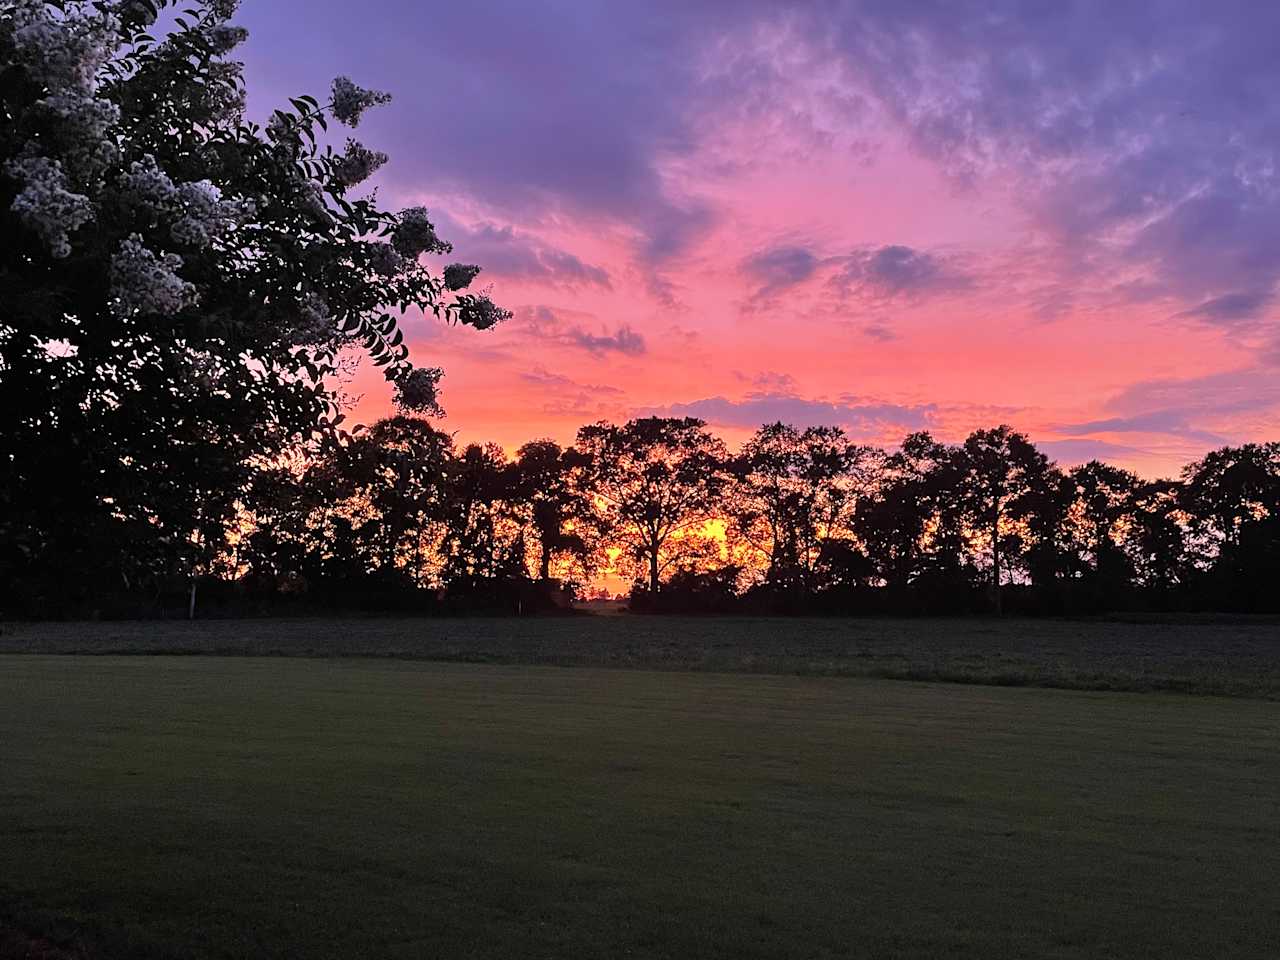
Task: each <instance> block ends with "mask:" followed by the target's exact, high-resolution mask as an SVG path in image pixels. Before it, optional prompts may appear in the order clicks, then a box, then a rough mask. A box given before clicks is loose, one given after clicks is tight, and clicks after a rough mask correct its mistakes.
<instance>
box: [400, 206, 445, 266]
mask: <svg viewBox="0 0 1280 960" xmlns="http://www.w3.org/2000/svg"><path fill="white" fill-rule="evenodd" d="M391 245H392V246H393V247H395V249H396V252H397V253H399V254H400V256H402V257H405V258H406V259H409V260H416V259H418V256H419V255H420V254H423V253H427V252H431V253H435V252H436V251H437V250H439V249H440V248H441V246H442V245H441V243H440V239H439V238H438V237H437V236H436V228H435V226H434V225H433V224H432V223H431V219H430V217H428V216H427V208H426V207H410V208H409V209H408V210H401V211H400V219H399V222H398V223H396V226H395V230H393V231H392V233H391Z"/></svg>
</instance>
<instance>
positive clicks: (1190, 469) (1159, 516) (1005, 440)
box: [4, 416, 1280, 615]
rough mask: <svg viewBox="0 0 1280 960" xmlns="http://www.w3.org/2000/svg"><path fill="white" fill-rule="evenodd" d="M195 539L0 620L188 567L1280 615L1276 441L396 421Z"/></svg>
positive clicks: (161, 587) (495, 605)
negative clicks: (512, 447)
mask: <svg viewBox="0 0 1280 960" xmlns="http://www.w3.org/2000/svg"><path fill="white" fill-rule="evenodd" d="M61 522H64V523H66V524H68V525H74V524H75V523H76V518H75V517H72V516H68V517H65V518H61ZM130 529H131V532H132V533H133V534H134V535H137V534H138V532H139V531H138V528H136V527H133V528H130ZM165 535H166V531H165V530H164V528H163V527H159V526H157V527H156V528H155V529H154V531H153V533H152V536H153V537H156V538H160V537H164V536H165ZM200 538H201V540H200V542H201V546H202V549H203V550H204V551H205V553H204V556H205V557H206V559H205V560H204V561H202V562H201V563H200V565H199V567H198V569H196V570H195V571H193V570H192V569H191V568H190V566H189V565H187V564H186V563H183V564H171V565H169V566H167V567H166V566H165V565H163V564H160V565H156V564H155V562H154V559H153V558H154V557H156V556H162V555H163V554H162V553H160V552H158V551H157V550H156V549H155V547H154V545H146V544H143V545H142V546H143V549H142V551H141V553H142V555H144V556H145V557H147V558H152V559H150V560H149V562H150V564H151V565H150V566H149V567H146V565H144V564H142V563H141V562H139V563H137V564H134V565H133V566H131V568H130V570H131V574H130V576H129V577H121V578H118V579H115V580H113V579H111V578H107V579H103V578H102V576H101V570H100V569H98V568H96V567H94V566H92V565H91V566H90V567H89V568H86V569H84V570H81V571H77V570H76V569H75V568H74V565H70V566H69V562H70V561H72V560H73V559H74V558H69V557H67V556H65V555H64V556H59V557H57V558H56V559H57V563H56V564H49V563H45V562H42V561H43V560H44V559H45V558H39V557H35V558H27V559H28V562H25V563H24V562H19V563H14V562H12V560H10V562H9V563H7V564H6V566H5V568H4V575H5V578H6V581H7V583H6V586H7V588H8V589H7V595H8V596H9V597H10V601H9V603H8V609H7V610H6V611H5V612H6V613H10V614H14V613H19V614H29V615H68V614H83V613H94V612H97V613H100V614H103V615H111V614H138V613H148V612H164V611H166V610H170V611H176V610H179V609H185V602H186V600H187V598H188V596H189V589H190V586H191V585H192V577H193V576H194V577H195V578H196V579H198V581H199V583H200V587H201V596H202V597H203V598H204V600H203V602H204V603H205V605H206V607H207V608H210V609H212V610H213V611H215V612H216V611H217V610H219V609H224V610H228V611H231V612H241V613H243V612H253V611H263V612H265V611H272V610H299V609H330V608H343V609H365V610H378V611H382V610H402V611H403V610H414V611H423V612H427V611H441V612H444V611H455V612H460V611H494V612H534V611H538V610H548V609H554V608H556V607H557V606H564V605H565V604H566V603H567V601H568V599H569V598H570V597H571V596H572V595H574V594H577V595H579V596H580V595H582V593H583V591H584V590H585V589H587V588H588V587H589V585H590V584H591V583H592V582H593V581H595V580H596V579H597V578H599V577H600V576H601V575H603V574H606V573H607V574H610V575H613V576H622V577H625V578H628V579H629V580H630V581H631V582H633V584H634V586H633V588H632V591H631V605H632V609H633V610H636V611H667V612H744V613H802V612H808V613H864V612H865V613H872V612H874V613H904V614H917V613H927V614H952V613H969V612H995V613H1000V612H1006V611H1010V612H1018V613H1041V614H1085V613H1099V612H1106V611H1125V610H1190V609H1196V610H1201V609H1211V610H1223V611H1276V610H1280V600H1278V599H1277V595H1276V591H1275V589H1274V585H1275V583H1276V582H1277V576H1278V575H1280V444H1274V443H1272V444H1247V445H1244V446H1240V447H1224V448H1222V449H1220V450H1215V451H1213V452H1212V453H1209V454H1207V455H1206V456H1205V457H1204V458H1203V459H1201V460H1198V461H1196V462H1194V463H1192V464H1189V465H1188V466H1187V467H1186V468H1185V469H1184V470H1183V472H1182V475H1181V477H1180V478H1179V479H1177V480H1157V481H1146V480H1142V479H1140V478H1139V477H1137V476H1136V475H1134V474H1133V473H1130V472H1128V471H1126V470H1122V469H1119V468H1117V467H1113V466H1110V465H1108V464H1105V463H1100V462H1098V461H1092V462H1090V463H1087V464H1084V465H1083V466H1079V467H1075V468H1073V469H1070V470H1064V469H1061V468H1059V467H1057V466H1056V465H1054V464H1053V463H1051V462H1050V461H1049V459H1048V458H1047V457H1046V456H1045V455H1044V454H1043V453H1041V452H1040V451H1039V450H1037V449H1036V447H1035V445H1034V444H1033V443H1031V442H1030V441H1029V440H1028V439H1027V438H1026V437H1025V436H1023V435H1022V434H1020V433H1017V432H1016V431H1014V430H1012V429H1010V428H1009V427H1006V426H1001V427H997V428H995V429H991V430H979V431H976V432H974V433H973V434H971V435H970V436H969V437H968V438H967V439H965V441H964V442H963V443H960V444H955V445H952V444H946V443H941V442H939V441H937V440H935V439H934V438H933V437H931V436H930V435H929V434H927V433H915V434H912V435H910V436H908V437H907V438H906V439H905V440H904V441H903V443H902V444H901V447H900V448H899V449H897V450H894V451H892V452H889V451H885V450H881V449H877V448H874V447H868V446H862V445H859V444H856V443H853V442H851V441H850V440H849V439H848V437H847V436H846V435H845V434H844V432H843V431H841V430H840V429H838V428H834V427H810V428H807V429H799V428H796V427H792V426H789V425H786V424H782V423H774V424H769V425H767V426H764V427H761V428H760V430H759V431H757V433H756V434H755V435H754V436H753V437H751V438H750V440H748V441H747V442H746V443H745V444H744V445H743V446H742V448H741V449H740V450H739V451H738V452H737V453H731V452H730V451H729V450H728V449H726V447H725V445H724V444H723V443H722V442H721V441H720V440H719V439H718V438H716V437H715V436H714V435H713V434H711V433H710V432H709V431H708V429H707V428H706V425H705V424H704V423H703V422H702V421H700V420H696V419H687V418H685V419H676V418H646V419H638V420H632V421H630V422H629V423H626V424H623V425H620V426H619V425H614V424H609V423H597V424H592V425H590V426H586V427H583V428H582V429H581V430H580V431H579V433H578V437H577V442H576V443H575V444H574V445H572V446H570V447H561V446H560V445H559V444H557V443H555V442H553V441H550V440H537V441H534V442H531V443H528V444H526V445H524V446H523V447H521V448H520V449H519V450H518V451H517V452H516V454H515V456H514V457H510V458H509V457H508V456H507V455H506V454H505V453H504V451H503V450H502V449H501V448H500V447H498V446H495V445H479V444H471V445H467V446H463V447H458V446H457V445H455V443H454V441H453V439H452V438H451V437H450V436H449V435H448V434H446V433H443V432H441V431H440V430H438V429H436V428H435V427H434V426H433V425H432V424H431V423H430V422H429V421H427V420H425V419H422V418H418V417H411V416H396V417H392V418H389V419H385V420H382V421H379V422H378V423H376V424H374V425H373V426H372V427H370V428H368V429H359V430H357V431H356V432H354V433H353V434H352V435H350V436H347V437H342V438H339V439H335V440H333V441H331V442H329V443H327V444H326V445H324V446H323V447H322V448H320V449H318V450H315V451H312V452H311V453H310V454H309V455H307V456H305V457H303V456H301V455H297V456H294V457H291V458H280V459H277V460H275V461H274V462H272V463H269V464H258V465H257V466H256V468H255V469H254V470H253V471H252V474H251V476H250V478H249V479H248V480H247V481H246V482H245V483H244V484H243V486H242V487H241V488H240V489H239V490H237V491H236V493H235V508H234V509H229V510H226V511H224V513H223V514H222V515H221V516H220V518H209V521H208V522H206V523H205V524H204V525H203V526H202V527H201V529H200ZM131 546H132V544H131V543H126V544H123V545H117V550H118V551H122V552H123V553H124V554H127V553H128V551H129V549H130V547H131ZM7 555H8V556H10V557H11V556H12V553H11V552H9V553H8V554H7ZM144 568H145V569H147V570H148V573H147V574H145V575H141V576H140V575H139V573H138V571H139V570H140V569H144ZM50 571H56V573H55V575H53V576H50V575H49V574H50ZM80 574H82V577H81V576H80Z"/></svg>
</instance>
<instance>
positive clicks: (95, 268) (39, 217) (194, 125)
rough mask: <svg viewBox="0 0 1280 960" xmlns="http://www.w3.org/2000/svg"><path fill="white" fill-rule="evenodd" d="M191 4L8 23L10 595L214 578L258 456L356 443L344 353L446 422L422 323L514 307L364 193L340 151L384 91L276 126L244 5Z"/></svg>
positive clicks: (24, 13)
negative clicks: (261, 89) (247, 45)
mask: <svg viewBox="0 0 1280 960" xmlns="http://www.w3.org/2000/svg"><path fill="white" fill-rule="evenodd" d="M168 5H169V4H168V3H165V2H163V0H155V2H153V0H126V2H122V3H88V2H75V0H69V2H66V3H60V4H45V3H38V2H22V3H16V4H6V5H5V6H4V8H3V9H2V10H0V103H2V104H3V109H0V235H3V236H4V244H3V246H0V299H2V300H3V303H4V305H5V316H4V318H3V319H2V320H0V370H2V371H3V374H2V375H0V406H3V408H4V410H5V423H6V426H5V429H4V430H3V432H2V433H0V545H2V547H0V581H3V583H4V584H5V585H6V587H7V588H8V589H9V590H14V591H25V592H28V593H30V592H31V591H39V592H44V593H46V595H47V596H48V600H49V602H50V603H52V602H53V601H54V598H55V597H61V598H64V599H67V600H73V599H74V598H76V597H87V596H88V595H90V594H93V593H96V592H100V591H101V589H102V586H103V584H104V583H105V582H106V581H108V580H111V581H114V582H116V583H117V584H118V585H119V586H122V587H123V588H124V589H126V590H136V589H138V588H139V587H140V586H142V585H143V584H152V583H158V582H160V581H162V580H163V579H164V578H165V577H169V576H173V575H182V576H187V577H189V578H190V580H191V583H192V588H193V589H194V584H195V574H196V573H198V572H201V571H205V572H208V571H211V570H212V569H213V564H214V563H215V561H216V559H217V557H218V556H220V555H221V554H222V553H223V552H224V551H225V549H226V546H227V537H228V535H229V534H230V533H231V532H232V531H233V529H234V526H235V523H236V518H237V515H238V514H239V512H240V511H241V508H242V505H243V500H244V499H245V498H246V497H247V496H249V495H250V494H251V493H252V491H253V490H254V488H255V484H254V475H255V473H256V471H257V470H258V469H259V468H260V467H261V465H262V464H264V463H269V462H271V461H272V460H274V459H275V458H277V457H278V456H280V455H282V454H283V453H285V452H287V451H289V450H291V449H294V448H296V447H298V446H299V445H302V444H306V443H309V442H312V441H315V440H317V439H318V438H322V437H325V436H332V435H333V434H334V433H335V431H336V430H337V428H338V424H339V423H340V421H341V419H342V412H341V407H340V404H339V397H338V395H337V394H336V393H335V388H334V386H333V382H332V376H333V375H334V374H335V373H336V372H337V371H338V369H339V365H340V356H341V354H342V352H343V351H347V350H356V351H361V352H362V353H363V354H364V355H365V356H366V357H367V358H368V359H369V360H370V361H372V363H374V364H376V365H378V366H379V367H381V368H382V369H383V370H384V372H385V373H386V376H387V378H388V380H390V381H392V382H393V383H394V384H395V388H396V396H397V399H398V401H399V403H400V404H401V405H402V406H403V407H404V408H406V409H410V410H417V411H426V412H437V411H438V404H437V398H436V385H437V382H438V380H439V377H440V371H438V370H434V369H429V368H425V369H424V368H415V367H413V366H412V365H411V364H410V362H409V358H408V351H407V349H406V347H405V346H404V343H403V335H402V333H401V331H400V329H399V320H398V318H399V316H400V315H401V314H403V313H404V312H406V311H410V310H413V311H422V312H427V313H431V314H433V315H434V316H436V317H439V318H442V319H444V320H446V321H448V322H451V323H463V324H468V325H471V326H474V327H477V328H485V327H489V326H492V325H493V324H494V323H496V322H498V321H499V320H502V319H504V318H505V316H506V312H505V311H503V310H501V309H499V308H498V307H496V306H495V305H494V304H493V303H492V302H491V301H490V300H489V299H488V298H487V297H485V296H483V295H476V294H469V293H464V292H462V291H463V290H464V288H465V287H466V286H467V285H468V284H469V283H470V282H471V280H472V278H473V277H474V276H475V272H476V268H474V267H472V266H470V265H463V264H458V265H454V266H451V267H449V268H447V269H446V270H445V271H444V275H443V277H436V276H433V275H432V274H431V273H429V272H428V271H427V270H426V269H425V268H424V267H422V266H421V265H420V264H419V261H418V258H419V256H420V255H421V254H424V253H432V254H439V253H447V252H448V251H449V245H448V244H447V243H445V242H444V241H442V240H441V239H440V238H438V237H437V236H436V234H435V231H434V228H433V227H432V224H431V221H430V219H429V218H428V216H427V213H426V211H425V210H422V209H421V208H415V209H410V210H404V211H400V212H399V213H395V212H391V211H387V210H384V209H382V208H381V207H380V206H379V205H378V204H377V203H376V201H375V199H374V198H373V197H372V196H369V195H360V194H359V187H360V184H361V183H362V182H363V181H364V180H365V179H366V178H367V177H368V176H369V175H370V174H371V173H373V172H374V171H375V170H376V169H377V168H378V167H379V166H380V165H381V164H382V163H383V162H384V161H385V160H386V157H385V156H384V155H382V154H380V153H377V152H375V151H372V150H369V149H367V148H365V147H364V146H362V145H361V144H359V143H358V142H357V141H355V140H348V141H347V144H346V146H345V148H342V149H339V150H337V151H335V150H334V149H333V148H332V147H331V146H329V145H328V144H327V143H326V131H327V130H328V127H329V124H330V122H331V121H338V122H342V123H345V124H347V125H349V126H352V127H354V126H356V124H357V123H358V122H359V120H360V117H361V114H362V113H363V111H364V110H365V109H367V108H369V107H371V106H375V105H377V104H380V103H383V102H385V101H386V100H387V99H388V98H387V96H386V95H385V94H381V93H377V92H375V91H368V90H362V89H361V88H359V87H357V86H356V85H355V84H353V83H352V82H351V81H349V80H347V79H346V78H339V79H338V80H337V81H335V83H334V85H333V89H332V91H331V95H330V97H329V99H328V101H327V102H326V103H323V104H322V103H321V102H319V101H318V100H316V99H314V98H311V97H306V96H303V97H298V98H296V99H293V100H291V101H290V102H289V105H288V106H287V107H286V108H284V109H281V110H278V111H276V112H275V113H274V114H273V115H272V117H271V120H270V122H269V123H268V124H267V126H266V127H265V128H262V127H259V126H257V125H255V124H253V123H250V122H248V121H247V120H246V118H245V115H244V101H245V90H244V85H243V81H242V76H241V67H240V64H238V63H237V62H235V61H234V60H231V59H229V54H230V53H231V52H232V50H233V49H234V48H235V46H236V45H237V44H239V43H240V42H241V41H242V40H243V39H244V36H245V32H244V31H243V30H242V29H240V28H238V27H236V26H234V25H233V24H231V23H229V22H228V18H229V17H230V16H231V14H232V13H233V11H234V8H235V4H234V3H233V2H228V0H218V2H213V0H206V2H197V3H196V4H195V5H194V9H193V10H192V11H190V13H188V14H187V15H186V16H184V17H179V18H177V19H176V20H174V21H172V22H173V26H172V27H171V28H170V30H169V32H168V33H167V34H165V35H162V36H161V37H159V38H158V39H152V38H151V37H150V36H149V35H148V34H147V31H148V30H150V29H153V28H156V26H157V19H158V16H157V8H160V7H164V6H168ZM192 599H193V602H194V595H193V598H192Z"/></svg>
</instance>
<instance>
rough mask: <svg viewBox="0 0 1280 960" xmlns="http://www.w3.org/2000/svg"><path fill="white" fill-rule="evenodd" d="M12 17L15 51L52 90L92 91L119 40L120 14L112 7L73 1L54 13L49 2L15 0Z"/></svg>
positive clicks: (35, 75)
mask: <svg viewBox="0 0 1280 960" xmlns="http://www.w3.org/2000/svg"><path fill="white" fill-rule="evenodd" d="M10 17H11V18H12V20H13V26H14V30H13V42H14V46H15V47H16V48H17V52H18V55H19V56H20V57H21V58H22V60H23V61H24V62H25V63H26V64H27V65H28V68H29V69H30V71H31V74H32V77H33V79H35V80H36V81H37V82H39V83H40V84H42V85H43V86H45V87H47V88H48V89H49V90H50V91H51V92H54V93H60V92H65V91H67V90H72V91H78V92H80V93H85V94H87V93H92V92H93V88H94V84H95V81H96V79H97V75H98V71H99V70H100V69H101V68H102V66H103V65H104V64H105V63H106V62H107V61H108V60H109V59H110V58H111V55H112V53H113V52H114V51H115V48H116V46H117V45H118V44H119V42H120V20H119V19H118V18H117V17H116V16H115V15H114V14H111V13H106V12H101V11H95V12H93V13H87V12H86V11H85V9H84V8H82V7H72V8H70V9H68V10H67V11H66V12H65V13H64V14H63V15H62V16H60V17H57V18H55V17H54V16H53V14H52V12H51V7H50V5H49V4H46V3H42V2H39V0H18V2H17V3H15V4H13V9H12V11H11V13H10Z"/></svg>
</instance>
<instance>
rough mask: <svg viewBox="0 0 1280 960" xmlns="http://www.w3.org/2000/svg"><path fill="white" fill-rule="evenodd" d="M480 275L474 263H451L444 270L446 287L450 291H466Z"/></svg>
mask: <svg viewBox="0 0 1280 960" xmlns="http://www.w3.org/2000/svg"><path fill="white" fill-rule="evenodd" d="M479 273H480V268H479V267H478V266H476V265H475V264H474V263H451V264H449V265H448V266H447V267H445V268H444V285H445V287H447V288H448V289H449V290H454V291H457V290H465V289H467V287H469V286H471V281H472V280H474V279H475V278H476V275H477V274H479Z"/></svg>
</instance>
